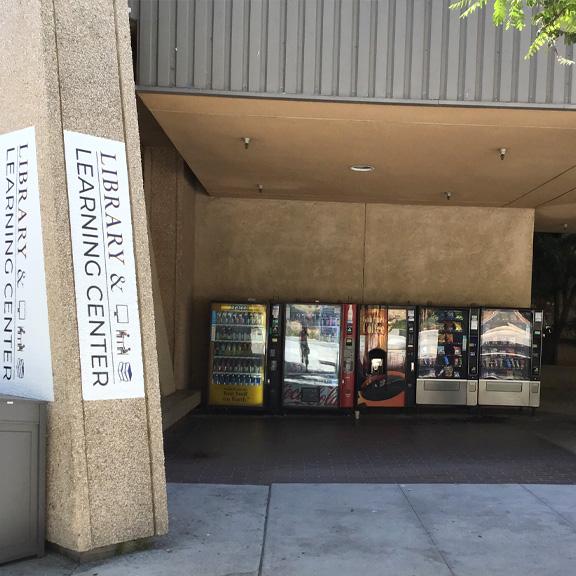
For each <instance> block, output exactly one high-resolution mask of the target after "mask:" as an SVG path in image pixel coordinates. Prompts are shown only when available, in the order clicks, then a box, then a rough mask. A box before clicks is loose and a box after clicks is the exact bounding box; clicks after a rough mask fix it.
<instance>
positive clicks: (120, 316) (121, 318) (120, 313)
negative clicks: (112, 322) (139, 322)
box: [114, 304, 129, 324]
mask: <svg viewBox="0 0 576 576" xmlns="http://www.w3.org/2000/svg"><path fill="white" fill-rule="evenodd" d="M114 316H116V320H117V321H118V324H128V319H129V318H128V306H126V304H116V311H115V312H114Z"/></svg>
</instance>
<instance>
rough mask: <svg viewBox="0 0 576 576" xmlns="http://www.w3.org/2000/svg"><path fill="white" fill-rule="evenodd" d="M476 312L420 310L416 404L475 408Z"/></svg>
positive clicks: (441, 308)
mask: <svg viewBox="0 0 576 576" xmlns="http://www.w3.org/2000/svg"><path fill="white" fill-rule="evenodd" d="M479 315H480V312H479V310H478V309H477V308H472V309H467V308H443V307H437V308H436V307H435V308H432V307H421V308H419V314H418V378H417V380H416V403H417V404H443V405H460V406H476V405H477V404H478V335H479Z"/></svg>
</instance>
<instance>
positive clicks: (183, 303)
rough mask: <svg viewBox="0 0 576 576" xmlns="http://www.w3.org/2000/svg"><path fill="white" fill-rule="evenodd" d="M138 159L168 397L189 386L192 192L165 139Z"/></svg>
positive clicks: (163, 387) (162, 374) (188, 177)
mask: <svg viewBox="0 0 576 576" xmlns="http://www.w3.org/2000/svg"><path fill="white" fill-rule="evenodd" d="M143 129H144V130H146V127H143ZM144 137H145V136H144ZM143 160H144V161H143V168H144V189H145V192H146V202H147V212H148V222H149V226H150V237H151V241H152V247H153V253H154V263H155V266H154V269H153V274H155V278H154V281H155V282H154V289H155V292H156V302H155V308H156V314H157V321H156V331H157V337H158V357H159V366H160V388H161V392H162V395H163V396H168V395H170V394H172V393H173V392H175V391H176V390H184V389H186V388H189V387H190V373H191V368H190V350H191V343H190V337H191V336H190V332H191V330H192V327H193V322H192V318H191V317H192V306H193V292H194V278H195V274H194V264H195V259H194V256H195V250H196V249H195V229H196V223H195V203H196V193H195V184H194V182H193V177H192V176H191V173H190V172H189V170H188V169H187V167H186V165H185V164H184V161H183V160H182V158H181V157H180V155H179V154H178V152H177V150H176V149H175V148H174V147H173V146H172V145H171V144H170V143H169V142H164V143H162V145H160V146H155V145H149V146H144V148H143ZM164 341H166V345H164ZM169 372H170V374H169Z"/></svg>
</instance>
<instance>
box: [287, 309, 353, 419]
mask: <svg viewBox="0 0 576 576" xmlns="http://www.w3.org/2000/svg"><path fill="white" fill-rule="evenodd" d="M341 326H342V307H341V306H340V305H328V304H286V305H285V338H284V375H283V386H282V403H283V405H284V406H310V407H314V406H316V407H324V408H330V407H331V408H336V407H338V396H339V394H338V392H339V376H340V338H341Z"/></svg>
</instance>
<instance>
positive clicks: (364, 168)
mask: <svg viewBox="0 0 576 576" xmlns="http://www.w3.org/2000/svg"><path fill="white" fill-rule="evenodd" d="M350 170H352V172H374V166H370V164H354V166H350Z"/></svg>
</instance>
